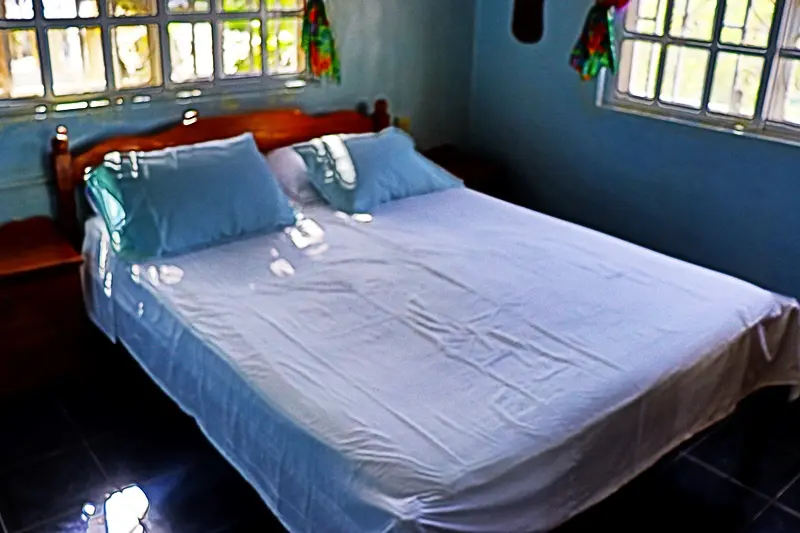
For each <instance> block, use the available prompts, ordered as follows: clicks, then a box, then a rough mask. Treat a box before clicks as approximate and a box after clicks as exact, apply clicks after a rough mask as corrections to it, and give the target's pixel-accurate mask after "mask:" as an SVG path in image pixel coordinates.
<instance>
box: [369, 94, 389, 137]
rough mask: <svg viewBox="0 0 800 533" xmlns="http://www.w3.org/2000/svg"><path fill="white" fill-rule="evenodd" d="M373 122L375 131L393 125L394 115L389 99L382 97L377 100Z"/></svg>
mask: <svg viewBox="0 0 800 533" xmlns="http://www.w3.org/2000/svg"><path fill="white" fill-rule="evenodd" d="M372 124H373V126H374V128H375V131H381V130H383V129H386V128H388V127H389V126H391V125H392V115H390V114H389V102H388V101H387V100H383V99H381V100H377V101H376V102H375V111H374V112H373V113H372Z"/></svg>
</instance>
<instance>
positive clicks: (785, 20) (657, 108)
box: [596, 0, 800, 146]
mask: <svg viewBox="0 0 800 533" xmlns="http://www.w3.org/2000/svg"><path fill="white" fill-rule="evenodd" d="M792 2H796V4H795V6H794V10H793V5H792ZM673 6H674V0H667V8H666V16H665V19H664V31H663V35H642V34H638V33H634V32H629V31H627V30H626V29H625V23H624V20H623V19H624V15H622V14H619V15H618V16H617V19H616V36H617V40H616V44H617V53H618V54H619V59H620V63H621V60H622V58H621V54H622V42H623V41H624V40H625V39H628V38H630V39H636V40H642V41H650V42H653V43H660V44H661V51H660V60H659V69H658V78H657V82H656V87H655V98H654V99H653V101H652V102H650V101H647V100H644V99H638V98H635V97H633V96H630V95H627V94H623V93H620V92H619V91H618V90H617V84H616V76H614V75H612V74H610V73H609V72H607V71H606V70H605V69H604V70H603V71H602V72H601V74H600V76H599V78H598V80H599V81H598V84H597V97H596V104H597V105H598V106H599V107H603V108H607V109H611V110H614V111H619V112H623V113H628V114H633V115H638V116H643V117H649V118H656V119H661V120H666V121H669V122H674V123H679V124H685V125H690V126H698V127H701V128H705V129H711V130H715V131H721V132H727V133H732V134H735V135H740V136H747V137H754V138H760V139H766V140H770V141H777V142H781V143H785V144H791V145H795V146H800V125H798V126H793V125H790V124H787V123H782V122H776V121H773V120H770V119H769V118H768V116H767V111H768V110H769V109H770V106H771V105H775V104H777V103H778V101H779V100H780V99H781V98H782V97H783V94H782V93H783V91H784V87H782V86H780V83H779V81H780V79H779V78H780V77H779V67H778V65H777V63H778V61H777V60H778V59H779V58H790V59H800V50H794V49H788V48H784V47H783V46H782V43H784V42H785V41H784V38H785V35H786V33H787V32H788V31H789V29H790V24H789V22H790V21H791V19H792V17H796V18H798V20H800V0H776V1H775V11H774V12H773V21H772V27H771V30H770V34H769V41H768V44H767V47H766V48H760V49H759V48H753V47H747V46H739V45H729V44H724V43H720V33H721V31H722V27H723V24H722V20H723V17H724V14H725V0H719V2H718V4H717V10H716V13H715V20H714V28H713V36H712V38H711V42H703V41H697V40H693V39H683V38H678V37H672V36H670V35H669V25H670V19H671V17H672V10H673ZM631 7H633V3H632V5H631ZM668 44H674V45H690V46H693V47H697V48H704V49H707V50H709V51H710V53H711V55H710V58H709V62H708V68H707V72H706V79H705V84H704V88H703V95H702V105H701V107H700V109H692V108H688V107H684V106H681V105H679V104H671V103H666V102H662V101H660V99H659V95H660V90H661V83H662V79H663V73H664V62H665V59H666V52H667V45H668ZM719 51H727V52H733V53H739V54H747V55H754V56H759V57H763V58H764V68H763V70H762V75H761V84H760V86H759V93H758V100H757V101H756V110H755V114H754V117H753V118H752V119H748V118H746V117H736V116H729V115H722V114H717V113H713V112H710V111H708V101H709V97H710V93H711V84H712V83H713V74H714V68H715V65H716V59H717V52H719Z"/></svg>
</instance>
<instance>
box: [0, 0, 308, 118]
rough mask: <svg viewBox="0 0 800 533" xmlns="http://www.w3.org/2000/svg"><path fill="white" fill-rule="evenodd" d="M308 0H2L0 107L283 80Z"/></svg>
mask: <svg viewBox="0 0 800 533" xmlns="http://www.w3.org/2000/svg"><path fill="white" fill-rule="evenodd" d="M304 10H305V0H0V110H4V109H9V108H14V109H16V108H20V107H23V108H28V107H34V108H36V109H38V110H39V111H43V110H47V109H48V106H51V105H52V106H54V108H55V109H56V110H59V109H76V108H85V107H98V106H105V105H111V103H112V102H113V103H114V104H125V103H127V102H142V101H149V100H150V99H152V98H154V97H158V96H164V97H168V98H174V97H176V96H178V97H180V96H185V95H197V94H202V93H206V92H208V93H212V94H213V93H214V92H220V93H221V92H223V91H224V92H229V91H231V90H258V89H260V88H263V87H264V86H275V87H281V86H283V84H285V83H286V82H288V81H294V82H295V83H294V84H290V85H292V86H297V85H298V84H297V82H296V81H297V78H302V77H303V75H304V73H305V69H306V62H305V57H304V54H303V51H302V47H301V38H302V28H303V12H304Z"/></svg>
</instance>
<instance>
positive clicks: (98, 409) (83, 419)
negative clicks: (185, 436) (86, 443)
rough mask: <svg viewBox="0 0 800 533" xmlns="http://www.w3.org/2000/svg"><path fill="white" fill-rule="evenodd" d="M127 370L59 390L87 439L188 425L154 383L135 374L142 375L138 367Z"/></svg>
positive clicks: (89, 378) (180, 412)
mask: <svg viewBox="0 0 800 533" xmlns="http://www.w3.org/2000/svg"><path fill="white" fill-rule="evenodd" d="M127 372H128V375H125V376H124V377H117V379H114V378H111V379H109V377H108V376H106V377H104V378H99V377H98V376H95V375H93V376H89V377H86V378H83V379H80V380H75V381H73V382H72V383H70V384H67V385H65V386H62V388H61V390H60V391H59V394H60V396H61V398H62V404H63V405H64V407H65V408H66V411H67V414H68V415H69V417H70V418H71V419H72V420H73V421H74V423H75V424H76V425H77V427H78V428H79V430H80V431H81V433H82V434H83V435H84V436H85V438H86V439H87V440H90V441H91V440H94V439H96V438H101V437H104V436H106V435H108V434H110V433H114V432H118V431H122V430H129V429H131V428H146V429H150V430H159V429H161V428H170V427H172V426H174V425H175V424H192V420H191V418H190V417H188V416H187V415H185V414H184V413H183V412H182V411H181V410H180V408H179V407H178V406H177V405H176V404H175V403H174V402H172V400H170V399H169V397H168V396H167V395H166V394H165V393H164V392H163V391H162V390H161V389H159V388H158V386H157V385H156V384H155V383H153V382H152V381H150V380H149V378H147V377H146V376H140V375H138V374H143V371H142V370H141V369H139V370H137V369H130V370H128V371H127ZM132 374H133V375H132Z"/></svg>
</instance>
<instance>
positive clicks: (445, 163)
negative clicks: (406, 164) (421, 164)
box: [423, 145, 508, 200]
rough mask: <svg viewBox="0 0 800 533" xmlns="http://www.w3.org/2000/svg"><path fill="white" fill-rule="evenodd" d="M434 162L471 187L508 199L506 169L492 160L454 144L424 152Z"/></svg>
mask: <svg viewBox="0 0 800 533" xmlns="http://www.w3.org/2000/svg"><path fill="white" fill-rule="evenodd" d="M423 153H424V154H425V156H426V157H427V158H428V159H430V160H432V161H433V162H434V163H436V164H438V165H439V166H441V167H443V168H445V169H446V170H448V171H449V172H450V173H451V174H453V175H455V176H457V177H458V178H459V179H461V180H463V181H464V184H465V185H466V186H467V187H469V188H470V189H473V190H476V191H480V192H482V193H484V194H488V195H489V196H494V197H497V198H501V199H504V200H507V199H508V190H507V180H506V173H505V170H504V169H503V168H502V167H500V166H499V165H497V164H495V163H492V162H491V161H489V160H487V159H484V158H482V157H478V156H475V155H472V154H469V153H467V152H464V151H463V150H461V149H459V148H457V147H455V146H452V145H443V146H437V147H436V148H432V149H430V150H427V151H425V152H423Z"/></svg>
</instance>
